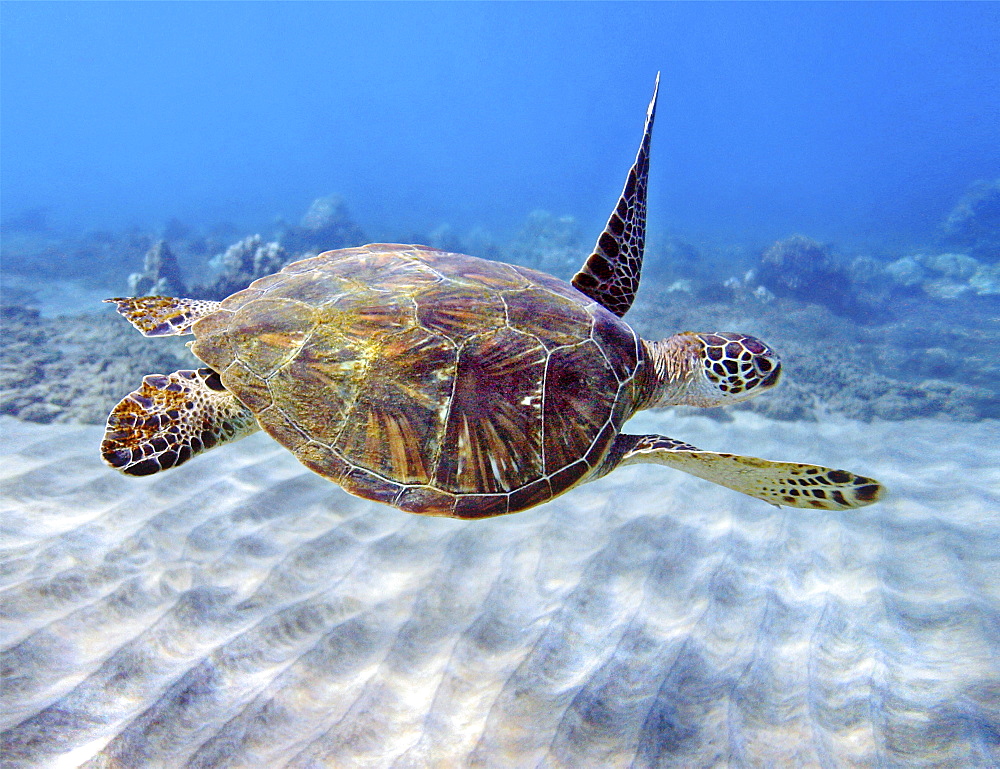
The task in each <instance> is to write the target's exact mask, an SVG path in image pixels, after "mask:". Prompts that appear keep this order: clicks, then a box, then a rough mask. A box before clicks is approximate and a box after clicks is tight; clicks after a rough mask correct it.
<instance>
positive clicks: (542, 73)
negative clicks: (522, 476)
mask: <svg viewBox="0 0 1000 769" xmlns="http://www.w3.org/2000/svg"><path fill="white" fill-rule="evenodd" d="M0 34H2V117H0V121H2V122H0V126H2V149H0V152H2V205H3V215H4V217H5V218H7V219H10V218H11V217H17V216H19V215H20V214H22V213H23V212H25V211H29V210H31V209H35V208H44V209H47V216H48V220H49V222H50V224H52V225H53V226H56V227H59V228H62V229H64V230H69V231H72V230H80V231H83V230H92V229H115V228H120V227H125V226H131V225H138V226H140V227H158V226H162V224H163V223H164V222H166V221H168V220H169V219H171V218H173V217H176V218H179V219H181V220H182V221H184V222H185V223H188V224H191V225H196V226H199V225H204V226H211V225H213V224H216V223H218V222H221V221H230V222H233V223H235V224H236V225H237V226H238V227H239V228H240V229H252V228H255V227H257V228H259V227H262V226H267V225H268V224H269V223H271V222H272V221H273V220H274V218H275V217H277V216H284V217H286V218H288V219H290V220H293V221H294V220H297V218H298V217H299V216H300V215H301V213H302V212H303V211H304V210H305V209H306V207H308V205H309V202H310V201H311V200H313V199H314V198H316V197H318V196H320V195H325V194H329V193H338V194H340V195H342V196H343V197H344V198H345V199H346V201H347V202H348V204H349V206H350V208H351V211H352V214H353V215H354V217H355V218H356V219H357V220H358V221H359V223H360V224H361V225H362V226H363V227H364V228H365V229H366V230H367V231H370V232H376V233H377V232H392V231H396V230H400V231H401V230H405V229H406V228H411V229H416V230H421V231H427V230H429V229H431V228H433V227H435V226H438V225H440V224H442V223H450V224H451V225H453V226H455V227H457V228H461V229H469V228H472V227H476V226H479V227H483V228H485V229H487V230H489V231H490V232H494V233H499V234H505V233H510V232H512V231H514V230H516V229H517V227H518V226H519V225H520V223H521V222H522V221H523V219H524V217H525V215H526V214H527V213H528V212H530V211H531V210H533V209H537V208H542V209H547V210H549V211H552V212H553V213H555V214H558V215H563V214H570V215H573V216H575V217H576V218H577V219H578V220H579V221H580V222H581V223H582V224H583V225H584V228H585V229H586V230H587V231H588V232H590V231H591V230H593V231H594V232H595V234H596V231H597V229H598V228H599V227H600V225H601V224H602V223H603V221H604V219H605V217H606V214H607V211H608V210H609V208H610V206H611V205H612V204H613V202H614V199H615V196H616V195H617V192H618V191H619V189H620V184H621V182H622V179H623V177H624V170H625V169H626V168H627V167H628V164H629V163H630V162H631V158H632V157H633V154H634V151H635V147H636V144H637V141H638V138H639V134H640V131H641V126H642V113H643V110H644V108H645V105H646V101H647V100H648V98H649V94H650V91H651V88H652V84H653V78H654V75H655V73H656V72H657V71H658V70H659V71H661V72H662V73H663V74H662V87H661V96H660V108H659V115H658V123H657V128H656V135H655V138H654V144H653V170H652V176H651V183H650V227H651V229H652V230H653V231H654V232H664V233H667V234H671V235H680V236H682V237H718V238H727V237H728V238H735V239H746V238H751V239H762V240H771V239H774V238H778V237H785V236H787V235H789V234H791V233H793V232H800V231H801V232H806V233H808V234H809V235H810V236H812V237H814V238H817V239H820V240H837V241H839V242H848V243H855V242H857V243H863V242H877V243H888V242H895V241H906V242H917V243H919V242H921V241H923V240H925V239H927V238H928V237H929V236H930V235H931V234H932V233H933V232H934V231H935V228H936V227H937V226H938V224H939V223H940V221H941V219H942V218H943V217H944V216H945V215H946V214H947V212H948V210H949V209H950V208H951V206H952V205H953V204H954V202H955V200H956V199H957V198H958V196H959V195H960V194H961V193H962V191H963V190H964V189H966V187H967V186H968V185H969V184H970V183H972V182H974V181H975V180H977V179H984V178H993V177H996V176H997V175H998V172H1000V5H998V4H996V3H970V4H965V3H916V4H911V3H885V4H869V3H850V4H839V3H837V4H835V3H828V4H800V3H780V4H749V3H748V4H729V3H726V4H701V3H698V4H694V3H692V4H676V5H675V4H652V3H634V4H633V3H582V4H577V3H551V4H549V3H530V4H529V3H509V4H494V3H446V4H445V3H442V4H434V3H421V4H405V3H387V4H381V3H356V4H354V3H336V4H327V3H173V2H171V3H103V2H99V3H27V2H23V3H12V2H5V3H3V4H2V33H0Z"/></svg>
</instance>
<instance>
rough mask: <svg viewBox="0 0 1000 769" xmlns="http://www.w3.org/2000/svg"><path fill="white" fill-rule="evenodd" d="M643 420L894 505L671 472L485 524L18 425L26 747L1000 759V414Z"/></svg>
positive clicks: (13, 488)
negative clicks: (810, 500)
mask: <svg viewBox="0 0 1000 769" xmlns="http://www.w3.org/2000/svg"><path fill="white" fill-rule="evenodd" d="M629 428H630V431H631V432H646V431H650V432H664V433H666V434H668V435H670V436H672V437H676V438H681V439H684V440H687V441H690V442H692V443H694V444H695V445H698V446H701V447H702V448H706V449H715V450H724V451H736V452H741V453H749V454H754V455H757V456H764V457H768V458H772V459H789V460H798V461H812V462H818V463H823V464H828V465H831V466H834V467H847V468H849V469H852V470H855V471H858V472H861V473H864V474H868V475H872V476H874V477H876V478H878V479H880V480H881V481H883V482H884V483H886V484H887V485H888V486H889V488H890V492H891V495H890V496H889V498H888V499H887V500H885V501H884V502H882V503H880V504H878V505H875V506H872V507H869V508H864V509H862V510H859V511H855V512H845V513H825V512H818V511H803V510H793V509H788V508H781V509H778V508H774V507H770V506H768V505H766V504H765V503H763V502H759V501H756V500H753V499H749V498H745V497H742V496H741V495H738V494H736V493H734V492H731V491H729V490H727V489H723V488H719V487H716V486H713V485H711V484H708V483H706V482H704V481H700V480H698V479H696V478H692V477H688V476H686V475H684V474H682V473H678V472H674V471H671V470H668V469H666V468H661V467H655V466H639V467H631V468H626V469H624V470H619V471H618V472H616V473H614V474H612V475H611V476H608V477H607V478H604V479H602V480H600V481H598V482H595V483H593V484H590V485H587V486H584V487H581V488H580V489H577V490H575V491H573V492H570V493H569V494H566V495H564V496H563V497H560V498H559V499H557V500H555V501H554V502H552V503H549V504H548V505H545V506H543V507H540V508H536V509H534V510H530V511H527V512H523V513H519V514H516V515H513V516H508V517H504V518H498V519H492V520H487V521H478V522H463V521H455V520H446V519H434V518H423V517H420V516H414V515H408V514H406V513H401V512H398V511H396V510H394V509H392V508H388V507H384V506H380V505H377V504H374V503H369V502H365V501H363V500H359V499H356V498H354V497H351V496H349V495H347V494H345V493H344V492H342V491H340V490H339V489H338V488H337V487H335V486H332V485H331V484H329V483H327V482H326V481H324V480H322V479H320V478H319V477H317V476H314V475H313V474H311V473H310V472H308V471H307V470H305V469H304V468H302V467H301V466H300V465H299V464H298V463H297V462H296V461H295V460H294V459H293V458H292V457H291V455H290V454H288V453H287V452H285V451H284V450H283V449H281V448H280V447H279V446H277V445H276V444H275V443H273V442H271V441H270V440H269V439H268V438H266V437H265V436H263V435H260V434H258V435H256V436H254V437H252V438H249V439H246V440H244V441H242V442H240V443H238V444H234V445H232V446H227V447H224V448H220V449H218V450H215V451H212V452H210V453H209V454H206V455H205V456H202V457H199V458H197V459H196V460H193V461H191V462H190V463H189V464H187V465H185V466H184V467H181V468H178V469H176V470H172V471H170V472H168V473H164V474H163V475H161V476H159V477H157V476H154V477H150V478H142V479H135V478H128V477H124V476H121V475H118V474H116V473H114V472H113V471H111V470H108V469H107V468H105V467H104V466H103V465H102V463H101V461H100V459H99V457H98V453H97V448H98V444H99V440H100V435H101V430H100V429H99V428H93V427H75V426H39V425H30V424H26V423H22V422H18V421H16V420H13V419H10V418H3V419H0V435H2V457H3V462H2V476H0V477H2V567H3V568H2V583H0V590H2V592H0V600H2V632H3V636H2V648H3V651H2V654H3V672H4V681H3V689H2V703H0V711H2V713H0V719H2V723H0V728H2V729H3V730H4V731H3V743H2V753H0V755H2V762H3V766H6V767H22V766H24V767H71V766H80V765H85V766H115V767H118V766H121V767H174V766H192V767H195V766H197V767H209V766H212V767H215V766H220V767H222V766H225V767H234V766H245V767H281V766H295V767H306V766H308V767H315V766H331V767H387V766H393V767H456V766H487V767H491V766H492V767H537V766H543V767H549V766H552V767H555V766H566V767H617V766H636V767H648V766H683V767H699V766H705V767H708V766H713V767H714V766H766V767H772V766H901V767H903V766H905V767H914V766H921V767H922V766H942V767H945V766H947V767H954V766H959V767H962V766H970V767H984V766H995V765H997V764H998V763H1000V662H998V660H1000V492H998V490H1000V425H998V423H997V422H995V421H993V422H980V423H976V424H959V423H954V422H946V421H934V420H914V421H909V422H892V423H883V424H880V423H875V424H862V423H854V422H847V421H840V420H837V419H830V420H828V421H826V422H824V423H822V424H820V425H814V424H806V423H788V422H774V421H769V420H767V419H764V418H762V417H759V416H756V415H753V414H748V413H736V414H735V418H734V420H733V421H731V422H727V423H722V422H717V421H713V420H711V419H707V418H705V417H696V416H678V415H673V414H670V413H646V414H643V415H641V416H640V417H638V418H636V419H635V420H633V422H632V423H631V424H630V426H629Z"/></svg>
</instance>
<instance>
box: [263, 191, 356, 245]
mask: <svg viewBox="0 0 1000 769" xmlns="http://www.w3.org/2000/svg"><path fill="white" fill-rule="evenodd" d="M278 239H279V240H280V242H281V244H282V246H283V247H284V248H285V249H286V250H287V251H288V252H289V253H292V254H306V253H312V254H318V253H321V252H323V251H330V250H332V249H336V248H348V247H350V246H361V245H364V244H365V243H367V242H368V239H367V237H366V236H365V233H364V231H363V230H362V229H361V227H359V226H358V224H357V223H356V222H355V221H354V219H352V218H351V214H350V212H349V211H348V209H347V204H346V203H344V200H343V198H341V197H340V196H339V195H328V196H326V197H322V198H316V200H314V201H313V202H312V205H310V206H309V210H308V211H306V213H305V214H304V215H303V217H302V219H301V220H300V221H299V224H298V225H297V226H291V227H285V228H284V229H283V230H282V231H281V232H280V233H279V236H278Z"/></svg>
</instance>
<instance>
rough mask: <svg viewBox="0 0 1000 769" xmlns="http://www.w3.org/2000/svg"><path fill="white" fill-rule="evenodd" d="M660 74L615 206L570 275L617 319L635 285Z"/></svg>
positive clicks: (639, 266)
mask: <svg viewBox="0 0 1000 769" xmlns="http://www.w3.org/2000/svg"><path fill="white" fill-rule="evenodd" d="M659 89H660V74H659V73H657V74H656V85H655V86H653V98H652V99H650V101H649V108H648V109H647V110H646V128H645V130H644V131H643V134H642V143H641V144H640V145H639V152H638V153H637V154H636V157H635V163H633V165H632V168H630V169H629V172H628V178H627V179H626V180H625V189H624V190H623V191H622V194H621V197H620V198H618V205H617V206H615V210H614V211H612V212H611V218H609V219H608V224H607V226H606V227H605V228H604V232H602V233H601V237H599V238H598V239H597V245H596V246H594V253H592V254H591V255H590V256H589V257H588V259H587V261H586V262H585V263H584V265H583V267H581V268H580V271H579V272H578V273H577V274H576V275H575V276H573V286H574V288H576V289H577V290H578V291H581V292H583V293H584V294H586V295H587V296H589V297H590V298H591V299H593V300H594V301H595V302H599V303H600V304H602V305H603V306H604V307H606V308H607V309H608V310H610V311H611V312H613V313H614V314H615V315H617V316H618V317H619V318H620V317H621V316H622V315H624V314H625V313H626V312H628V308H629V307H631V306H632V302H633V301H634V300H635V292H636V291H637V290H638V288H639V274H640V272H641V271H642V252H643V249H644V248H645V245H646V179H647V177H648V176H649V142H650V140H651V139H652V138H653V119H654V118H655V117H656V94H657V91H659Z"/></svg>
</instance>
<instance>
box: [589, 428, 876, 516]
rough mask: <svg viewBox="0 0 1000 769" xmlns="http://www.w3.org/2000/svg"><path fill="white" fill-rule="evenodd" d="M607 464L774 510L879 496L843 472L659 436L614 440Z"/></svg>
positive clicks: (849, 504) (853, 503)
mask: <svg viewBox="0 0 1000 769" xmlns="http://www.w3.org/2000/svg"><path fill="white" fill-rule="evenodd" d="M608 462H609V464H608V465H607V467H608V470H609V471H610V470H611V469H614V468H615V467H620V466H621V465H630V464H634V463H636V462H653V463H655V464H658V465H666V466H667V467H673V468H676V469H678V470H683V471H684V472H686V473H691V475H697V476H698V477H699V478H704V479H705V480H706V481H711V482H712V483H718V484H719V485H720V486H726V487H728V488H730V489H733V490H734V491H740V492H742V493H744V494H748V495H750V496H751V497H757V499H762V500H764V501H765V502H770V503H771V504H772V505H779V506H780V505H788V506H790V507H811V508H817V509H820V510H847V509H850V508H854V507H864V506H865V505H870V504H872V502H877V501H878V500H879V499H881V498H882V496H883V494H884V493H885V487H884V486H882V484H880V483H879V482H878V481H876V480H872V479H871V478H866V477H864V476H863V475H855V474H854V473H852V472H848V471H847V470H831V469H830V468H829V467H820V466H819V465H803V464H799V463H798V462H772V461H770V460H768V459H758V458H757V457H744V456H740V455H739V454H718V453H716V452H714V451H702V450H701V449H698V448H695V447H694V446H691V445H689V444H687V443H681V442H680V441H675V440H674V439H673V438H667V437H666V436H663V435H619V436H618V438H617V439H616V440H615V443H614V445H613V446H612V448H611V453H610V455H609V457H608Z"/></svg>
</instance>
